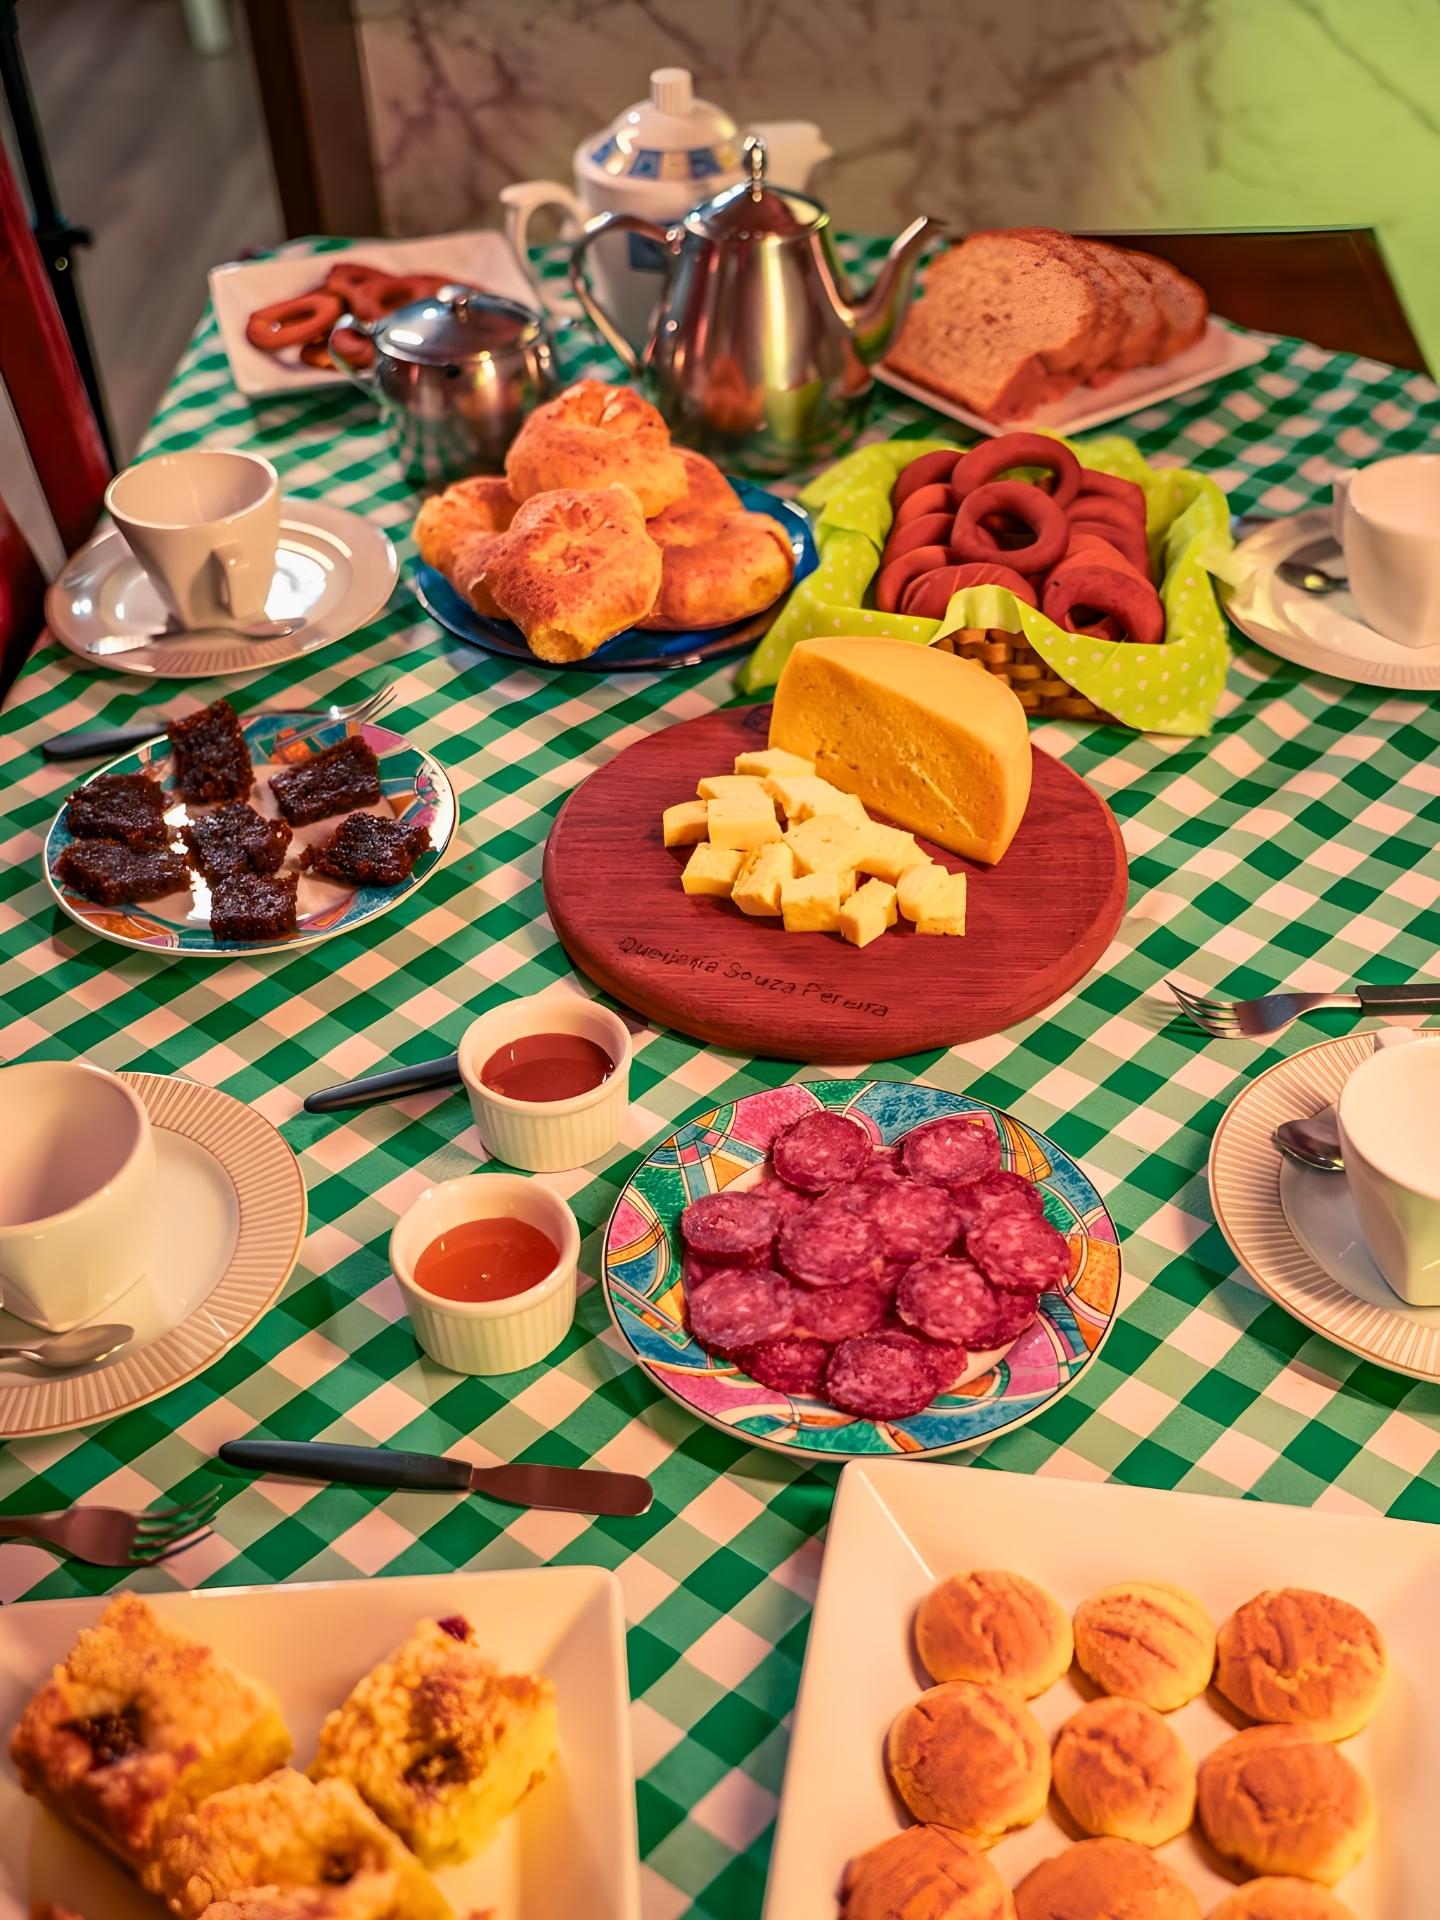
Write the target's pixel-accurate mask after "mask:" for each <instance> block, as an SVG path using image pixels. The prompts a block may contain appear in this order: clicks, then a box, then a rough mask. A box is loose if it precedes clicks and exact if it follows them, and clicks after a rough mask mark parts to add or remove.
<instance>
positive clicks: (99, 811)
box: [65, 773, 170, 853]
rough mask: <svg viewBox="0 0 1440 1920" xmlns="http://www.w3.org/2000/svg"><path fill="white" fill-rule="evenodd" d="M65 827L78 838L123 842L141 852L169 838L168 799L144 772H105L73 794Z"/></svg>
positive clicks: (163, 842) (159, 845) (158, 845)
mask: <svg viewBox="0 0 1440 1920" xmlns="http://www.w3.org/2000/svg"><path fill="white" fill-rule="evenodd" d="M65 824H66V826H67V827H68V828H69V829H70V831H71V833H73V834H74V835H75V836H76V838H77V839H86V840H89V839H96V840H120V841H123V842H124V844H125V845H126V846H127V847H130V848H133V849H134V851H135V852H137V853H139V852H141V851H142V850H144V849H147V848H150V849H158V848H160V847H163V846H164V845H165V844H166V842H167V841H168V840H169V838H170V829H169V828H168V827H167V826H166V824H165V796H164V794H163V793H162V792H161V791H160V786H159V782H158V781H155V780H152V779H150V778H149V776H148V775H146V774H143V773H102V774H97V776H96V777H95V779H93V780H90V781H87V783H86V784H85V785H84V786H83V787H80V788H77V790H76V791H75V792H74V793H72V794H71V796H70V799H69V802H68V803H67V805H66V808H65Z"/></svg>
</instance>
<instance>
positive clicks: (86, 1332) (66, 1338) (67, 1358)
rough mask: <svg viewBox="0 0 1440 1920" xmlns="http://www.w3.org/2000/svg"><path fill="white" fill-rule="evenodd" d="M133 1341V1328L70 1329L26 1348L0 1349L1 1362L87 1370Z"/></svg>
mask: <svg viewBox="0 0 1440 1920" xmlns="http://www.w3.org/2000/svg"><path fill="white" fill-rule="evenodd" d="M134 1338H135V1329H134V1328H133V1327H123V1326H120V1325H118V1324H117V1325H114V1326H109V1327H72V1328H71V1330H70V1331H69V1333H52V1334H51V1335H50V1336H49V1338H48V1339H46V1340H37V1341H36V1342H35V1344H34V1345H33V1346H28V1347H0V1360H30V1361H33V1362H34V1364H35V1365H36V1366H37V1367H53V1368H56V1369H61V1368H65V1367H89V1366H93V1365H94V1363H95V1362H96V1361H97V1360H104V1359H105V1358H106V1356H107V1355H109V1354H112V1353H116V1352H118V1351H119V1349H120V1348H121V1347H123V1346H124V1345H125V1343H126V1341H127V1340H133V1339H134Z"/></svg>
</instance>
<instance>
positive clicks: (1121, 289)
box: [1081, 240, 1166, 373]
mask: <svg viewBox="0 0 1440 1920" xmlns="http://www.w3.org/2000/svg"><path fill="white" fill-rule="evenodd" d="M1081 245H1082V246H1086V247H1088V248H1089V249H1090V251H1091V253H1093V254H1094V255H1096V256H1097V257H1098V258H1099V259H1100V260H1101V261H1102V262H1103V264H1104V266H1105V268H1106V271H1107V272H1108V273H1109V274H1110V277H1111V278H1112V280H1113V281H1114V282H1115V286H1116V293H1117V297H1118V300H1119V303H1120V326H1119V329H1118V336H1117V339H1116V343H1115V347H1114V350H1113V351H1112V353H1111V355H1110V360H1109V365H1110V366H1111V367H1112V368H1114V370H1115V371H1116V372H1117V373H1123V372H1124V371H1125V369H1126V368H1127V367H1145V366H1149V365H1150V363H1151V362H1152V361H1153V360H1154V359H1156V358H1157V357H1158V349H1159V347H1160V344H1161V342H1162V341H1163V340H1164V338H1165V332H1166V327H1165V318H1164V315H1163V314H1162V313H1161V311H1160V301H1159V298H1158V296H1157V295H1156V292H1155V289H1154V288H1153V287H1152V286H1151V284H1150V282H1149V280H1148V279H1147V278H1146V276H1145V275H1144V274H1143V273H1142V272H1141V271H1140V269H1139V268H1138V267H1137V266H1136V265H1135V260H1134V256H1133V255H1132V254H1130V253H1127V252H1126V251H1125V249H1124V248H1123V247H1111V246H1107V245H1106V244H1105V242H1104V241H1103V240H1086V241H1082V242H1081Z"/></svg>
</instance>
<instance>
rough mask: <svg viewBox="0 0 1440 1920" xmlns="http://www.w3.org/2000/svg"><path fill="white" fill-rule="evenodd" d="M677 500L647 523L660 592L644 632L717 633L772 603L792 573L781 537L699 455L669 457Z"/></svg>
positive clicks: (787, 545)
mask: <svg viewBox="0 0 1440 1920" xmlns="http://www.w3.org/2000/svg"><path fill="white" fill-rule="evenodd" d="M677 453H678V458H679V460H680V462H681V464H682V466H683V467H684V469H685V492H684V493H683V494H682V495H681V497H680V498H679V499H678V500H677V501H675V502H674V503H673V505H671V506H668V507H666V508H665V510H664V512H663V513H659V514H656V515H655V517H654V518H653V519H652V520H650V521H649V522H648V525H647V531H648V533H649V535H650V538H651V539H652V540H653V541H654V542H655V544H656V546H657V547H659V549H660V553H661V559H662V567H661V574H660V592H659V596H658V598H657V599H656V602H655V606H654V609H653V611H652V612H651V613H650V614H649V616H648V617H647V618H646V619H645V620H644V621H642V622H641V624H642V625H643V626H646V627H670V628H686V627H718V626H726V625H728V624H729V623H730V622H731V621H732V620H743V619H745V618H746V617H747V616H748V615H749V614H752V613H759V612H760V611H761V609H762V608H764V607H768V606H770V605H771V604H772V603H773V602H774V601H776V600H778V599H779V598H780V595H781V594H782V593H784V591H785V589H786V588H787V587H788V586H789V584H790V581H791V578H792V576H793V574H794V571H795V556H794V552H793V551H792V549H791V545H790V540H789V537H788V535H787V534H786V532H785V529H784V528H783V527H782V526H781V525H780V523H779V522H778V521H777V520H772V519H771V518H770V517H769V515H768V514H763V513H747V512H746V511H745V510H744V508H743V507H742V506H741V505H740V497H739V495H738V494H737V493H736V492H735V489H734V488H733V487H732V486H731V485H730V482H729V481H728V480H727V479H726V478H725V476H724V475H723V474H722V473H721V471H720V469H719V468H718V467H717V466H716V465H715V463H714V462H713V461H711V460H707V459H706V458H705V456H704V454H700V453H691V452H689V451H688V450H687V449H685V448H680V449H678V450H677Z"/></svg>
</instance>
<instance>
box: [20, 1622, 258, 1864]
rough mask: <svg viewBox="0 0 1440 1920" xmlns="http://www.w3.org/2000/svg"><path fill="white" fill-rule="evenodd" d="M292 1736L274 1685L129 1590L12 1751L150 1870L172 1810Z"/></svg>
mask: <svg viewBox="0 0 1440 1920" xmlns="http://www.w3.org/2000/svg"><path fill="white" fill-rule="evenodd" d="M290 1746H291V1741H290V1734H289V1730H288V1729H287V1727H286V1725H285V1722H284V1720H283V1719H282V1718H281V1714H280V1707H279V1704H278V1702H277V1701H276V1700H275V1698H274V1696H273V1695H272V1694H271V1693H270V1692H269V1690H268V1689H267V1688H265V1687H262V1686H260V1685H259V1683H258V1682H256V1681H254V1680H250V1679H247V1678H246V1677H245V1676H244V1675H243V1674H240V1673H237V1672H236V1671H235V1669H234V1668H233V1667H232V1666H230V1665H229V1664H228V1663H227V1662H226V1661H224V1660H222V1659H221V1658H220V1656H219V1655H218V1654H217V1653H214V1652H213V1651H212V1650H211V1649H210V1648H209V1647H207V1646H204V1645H203V1644H202V1643H201V1642H200V1641H198V1640H192V1639H191V1638H190V1636H189V1635H188V1634H184V1633H179V1632H177V1631H176V1629H175V1628H174V1627H172V1626H170V1625H169V1623H168V1622H167V1621H165V1620H162V1619H161V1618H160V1616H159V1615H158V1614H157V1613H156V1612H155V1611H154V1610H153V1608H151V1607H150V1606H149V1605H148V1603H147V1602H146V1601H144V1600H142V1599H141V1598H140V1597H139V1596H138V1595H137V1594H129V1593H122V1594H120V1595H119V1596H118V1597H117V1598H116V1599H114V1600H112V1601H111V1603H110V1605H109V1606H108V1607H107V1608H106V1609H105V1611H104V1613H103V1614H102V1615H101V1616H100V1619H99V1621H98V1622H97V1624H96V1625H95V1626H93V1627H88V1628H86V1629H85V1630H84V1631H83V1632H82V1633H81V1634H80V1636H79V1638H78V1639H77V1641H76V1643H75V1645H74V1647H73V1648H72V1649H71V1652H70V1654H69V1655H68V1657H67V1658H66V1660H65V1663H64V1665H63V1666H58V1667H56V1668H55V1670H54V1671H53V1673H52V1674H51V1676H50V1678H49V1679H48V1680H47V1681H46V1682H45V1684H44V1686H42V1687H41V1688H40V1690H39V1692H38V1693H36V1694H35V1696H34V1697H33V1698H32V1699H31V1701H30V1703H29V1705H28V1706H27V1707H26V1709H25V1711H24V1713H23V1714H22V1715H21V1718H20V1724H19V1726H18V1727H17V1728H16V1729H15V1733H14V1735H13V1737H12V1739H11V1742H10V1757H11V1758H12V1760H13V1761H14V1762H15V1768H16V1771H17V1772H18V1774H19V1776H20V1784H21V1786H23V1787H24V1789H25V1791H26V1792H27V1793H31V1794H34V1795H35V1797H36V1798H37V1799H39V1800H42V1801H43V1802H44V1803H45V1805H46V1806H48V1807H49V1808H50V1809H51V1810H52V1811H53V1812H54V1813H57V1814H58V1815H59V1816H60V1818H61V1819H62V1820H67V1821H68V1822H69V1823H70V1825H71V1826H72V1827H75V1828H77V1829H78V1830H79V1831H80V1832H82V1833H86V1834H89V1835H90V1837H91V1838H92V1839H95V1840H98V1841H99V1842H100V1843H101V1845H102V1846H105V1847H108V1848H109V1849H110V1851H111V1853H113V1854H114V1855H115V1856H116V1857H117V1858H118V1859H119V1860H121V1861H123V1862H124V1864H125V1865H126V1866H127V1867H129V1868H131V1869H132V1871H135V1872H139V1871H141V1870H142V1869H143V1868H144V1866H145V1865H146V1863H147V1861H149V1860H150V1859H151V1857H152V1855H153V1853H154V1850H155V1847H156V1845H157V1843H158V1842H159V1840H160V1837H161V1835H162V1834H163V1833H164V1832H165V1831H166V1829H167V1828H168V1827H169V1826H170V1825H171V1824H172V1822H174V1821H175V1820H177V1819H178V1818H179V1817H180V1816H182V1815H184V1814H186V1813H188V1812H189V1810H190V1809H191V1808H192V1807H194V1806H195V1805H197V1804H198V1803H199V1802H200V1801H201V1800H203V1799H205V1797H206V1796H207V1795H209V1794H213V1793H216V1792H218V1791H219V1790H220V1789H222V1788H229V1787H234V1786H236V1785H238V1784H240V1783H243V1782H249V1781H253V1780H258V1779H260V1778H261V1777H262V1776H263V1775H265V1774H268V1773H270V1772H271V1771H272V1770H273V1769H274V1768H276V1767H279V1766H283V1765H284V1763H285V1761H286V1759H287V1758H288V1756H289V1753H290Z"/></svg>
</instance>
